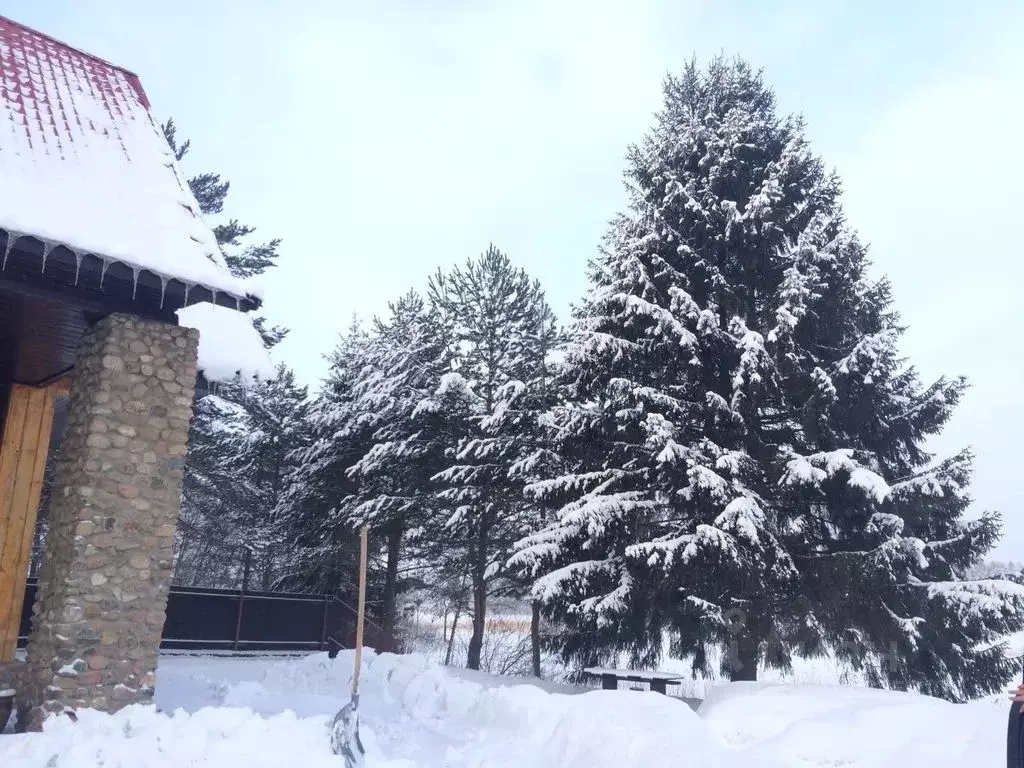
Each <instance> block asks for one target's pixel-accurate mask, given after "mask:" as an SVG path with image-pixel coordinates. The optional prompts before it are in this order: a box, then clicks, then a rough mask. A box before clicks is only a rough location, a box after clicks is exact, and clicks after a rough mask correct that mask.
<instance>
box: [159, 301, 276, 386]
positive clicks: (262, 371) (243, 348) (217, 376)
mask: <svg viewBox="0 0 1024 768" xmlns="http://www.w3.org/2000/svg"><path fill="white" fill-rule="evenodd" d="M178 322H179V323H180V324H181V325H184V326H186V327H188V328H195V329H197V330H198V331H199V370H200V371H202V372H203V375H204V376H206V378H207V379H208V380H210V381H220V382H225V381H233V380H234V379H235V377H236V376H240V377H241V379H242V381H243V382H249V381H252V380H253V379H258V380H261V381H267V380H268V379H273V378H274V364H273V363H272V362H271V360H270V353H269V352H267V348H266V347H265V346H264V345H263V338H262V337H261V336H260V334H259V331H257V330H256V328H255V327H254V326H253V324H252V321H251V320H250V319H249V317H248V316H247V315H245V314H243V313H241V312H236V311H235V310H233V309H228V308H227V307H221V306H217V305H216V304H210V303H208V302H202V303H200V304H192V305H191V306H188V307H184V308H182V309H179V310H178Z"/></svg>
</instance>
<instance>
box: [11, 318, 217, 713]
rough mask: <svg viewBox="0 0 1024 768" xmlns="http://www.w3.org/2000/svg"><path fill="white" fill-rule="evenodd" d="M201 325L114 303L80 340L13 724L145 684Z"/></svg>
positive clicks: (116, 697) (141, 691) (135, 699)
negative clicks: (123, 309)
mask: <svg viewBox="0 0 1024 768" xmlns="http://www.w3.org/2000/svg"><path fill="white" fill-rule="evenodd" d="M198 342H199V333H198V332H197V331H195V330H192V329H188V328H179V327H176V326H171V325H165V324H163V323H157V322H153V321H149V320H140V319H138V318H133V317H130V316H127V315H111V316H109V317H106V318H104V319H103V320H101V321H99V322H98V323H97V324H96V325H95V326H94V327H93V328H92V329H91V330H90V331H89V332H88V333H87V334H86V337H85V339H84V340H83V342H82V348H81V349H80V351H79V355H78V360H77V363H76V364H75V370H74V376H73V379H72V384H71V394H70V400H69V402H68V423H67V431H66V432H65V434H64V438H63V442H62V445H61V447H60V452H59V455H58V457H57V465H56V473H55V477H54V487H53V493H52V496H51V502H50V521H49V523H50V524H49V530H48V532H47V537H46V553H45V559H44V562H43V567H42V571H41V574H40V577H39V592H38V596H37V599H36V603H35V608H34V612H33V622H32V634H31V636H30V637H29V643H28V669H27V670H26V674H25V679H24V682H23V684H22V686H21V689H20V690H19V692H18V697H19V709H20V710H21V712H20V714H21V717H23V718H24V717H25V716H26V714H27V719H26V720H25V721H23V722H22V723H20V724H19V727H22V726H25V727H28V728H38V727H39V726H40V724H41V722H42V720H43V719H44V718H45V716H46V715H47V714H49V713H53V712H61V711H66V710H68V709H77V708H83V707H93V708H96V709H101V710H106V711H109V712H113V711H116V710H118V709H120V708H121V707H123V706H126V705H128V704H134V703H139V702H148V701H150V700H151V699H152V696H153V686H154V675H155V671H156V663H157V652H158V649H159V644H160V635H161V632H162V631H163V624H164V616H165V612H166V607H167V591H168V587H169V583H170V575H171V559H172V549H173V543H174V532H175V528H176V526H177V523H178V513H179V510H180V505H181V482H182V469H183V465H184V460H185V451H186V443H187V440H188V429H189V421H190V419H191V417H192V395H193V390H194V388H195V381H196V353H197V348H198Z"/></svg>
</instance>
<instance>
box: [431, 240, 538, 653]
mask: <svg viewBox="0 0 1024 768" xmlns="http://www.w3.org/2000/svg"><path fill="white" fill-rule="evenodd" d="M429 296H430V300H431V303H432V305H433V306H434V307H435V309H436V312H437V314H438V316H439V318H440V321H441V323H442V324H443V326H444V327H445V335H446V337H447V339H448V341H449V344H450V348H451V358H452V362H453V367H454V372H455V373H456V374H458V375H459V376H460V377H461V378H462V379H463V380H464V381H465V382H466V383H467V387H468V389H469V390H471V391H472V393H473V395H474V402H473V404H472V409H473V413H472V419H471V423H470V426H471V429H470V430H469V432H468V434H467V435H466V436H465V437H464V438H463V439H462V440H460V441H459V442H458V443H457V444H456V445H455V446H453V448H452V449H451V450H450V451H449V453H450V459H449V466H448V467H446V468H445V469H444V470H443V471H441V472H439V473H438V474H437V475H435V476H434V479H435V480H436V481H437V482H438V483H439V484H440V485H441V486H442V488H441V490H440V492H439V499H440V500H441V501H442V503H443V504H445V505H446V506H447V507H448V515H447V520H446V522H445V526H446V527H447V529H448V530H449V531H451V532H452V533H454V534H456V535H457V537H458V538H461V539H463V540H464V541H465V546H466V550H467V554H468V563H469V575H470V583H471V586H472V594H473V608H472V616H473V633H472V636H471V637H470V641H469V649H468V653H467V666H468V667H469V668H470V669H479V668H480V660H481V651H482V648H483V640H484V632H485V629H486V619H487V598H488V595H489V592H490V590H491V588H492V585H493V583H494V581H495V579H496V578H499V577H501V576H503V575H504V570H505V563H506V561H507V560H508V557H509V555H510V554H511V546H512V544H513V543H515V541H517V540H518V539H519V538H521V537H522V536H523V535H524V534H525V533H528V532H529V531H531V530H532V526H531V522H532V521H533V520H535V517H534V515H533V510H534V509H535V505H534V504H533V503H532V502H530V501H529V500H527V499H526V498H525V497H524V496H523V487H524V485H525V483H524V475H526V474H528V473H529V472H530V471H531V469H532V468H535V467H536V464H537V461H538V459H537V451H538V446H537V444H536V441H535V437H536V434H537V432H536V430H535V429H534V428H533V427H534V425H535V417H536V416H537V415H539V414H540V413H542V412H543V410H544V408H545V406H546V405H547V404H546V403H543V402H542V399H541V398H542V397H543V395H544V394H545V393H546V391H547V387H546V385H545V382H546V378H547V377H546V366H547V352H548V351H549V350H550V349H551V347H552V345H553V344H554V341H555V336H556V328H555V322H554V316H553V314H552V312H551V310H550V308H549V307H548V305H547V302H546V300H545V298H544V292H543V291H542V290H541V288H540V285H539V284H538V283H537V282H536V281H532V280H531V279H530V278H529V276H528V275H527V274H526V272H525V271H523V270H522V269H519V268H516V267H513V266H512V264H511V263H510V262H509V259H508V257H507V256H505V255H504V254H503V253H501V252H500V251H499V250H498V249H497V248H495V247H493V246H491V247H490V248H488V250H487V251H486V252H485V253H484V254H483V255H482V256H480V258H478V259H474V260H470V261H468V262H467V263H466V265H465V267H464V268H463V267H456V268H455V269H452V270H451V271H450V272H448V273H447V274H445V273H441V272H439V273H438V274H437V275H435V276H434V277H433V278H432V279H431V282H430V289H429ZM542 385H543V388H542Z"/></svg>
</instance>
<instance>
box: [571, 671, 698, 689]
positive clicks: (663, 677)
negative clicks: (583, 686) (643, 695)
mask: <svg viewBox="0 0 1024 768" xmlns="http://www.w3.org/2000/svg"><path fill="white" fill-rule="evenodd" d="M583 674H584V675H586V676H587V677H599V678H601V688H602V689H604V690H606V691H615V690H618V688H619V681H620V680H623V681H625V682H627V683H647V684H648V685H650V687H651V690H652V691H654V692H655V693H662V694H666V695H667V690H666V689H667V687H668V686H669V685H678V684H679V681H680V680H682V679H683V677H684V675H678V674H676V673H674V672H643V671H640V670H635V669H609V668H606V667H587V668H586V669H584V670H583Z"/></svg>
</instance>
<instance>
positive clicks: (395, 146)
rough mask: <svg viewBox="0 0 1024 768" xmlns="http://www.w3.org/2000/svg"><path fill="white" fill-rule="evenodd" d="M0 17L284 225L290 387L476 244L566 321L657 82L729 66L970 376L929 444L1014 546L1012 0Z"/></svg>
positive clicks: (132, 2)
mask: <svg viewBox="0 0 1024 768" xmlns="http://www.w3.org/2000/svg"><path fill="white" fill-rule="evenodd" d="M911 6H913V7H914V8H915V9H916V10H911ZM0 13H3V14H4V15H8V16H10V17H12V18H14V19H16V20H18V21H21V22H23V23H26V24H28V25H30V26H34V27H36V28H38V29H40V30H42V31H44V32H46V33H48V34H51V35H53V36H55V37H57V38H60V39H62V40H65V41H67V42H69V43H71V44H73V45H76V46H78V47H80V48H83V49H85V50H88V51H89V52H91V53H95V54H97V55H99V56H102V57H104V58H107V59H109V60H111V61H113V62H114V63H116V64H120V65H122V66H125V67H127V68H129V69H132V70H133V71H135V72H137V73H138V74H139V75H140V76H141V78H142V82H143V86H144V87H145V89H146V91H147V93H148V94H149V96H150V99H151V101H152V102H153V106H154V109H155V110H156V112H157V113H158V115H159V116H161V117H166V116H173V117H174V118H175V120H176V122H177V123H178V125H179V127H180V129H181V132H182V133H183V134H185V135H187V136H189V137H191V139H192V140H193V146H194V151H193V153H192V154H191V155H190V157H189V159H188V162H187V165H186V170H187V171H190V172H193V173H196V172H199V171H205V170H215V171H218V172H220V173H222V174H223V175H224V176H225V177H226V178H228V179H230V180H231V182H232V187H231V189H232V192H231V198H230V200H229V205H228V213H229V214H231V215H235V216H237V217H239V218H240V219H242V220H244V221H246V222H249V223H252V224H255V225H257V226H258V227H259V230H260V232H261V233H262V234H263V235H265V236H267V237H272V236H277V237H281V238H283V240H284V244H283V247H282V254H283V256H282V259H281V265H280V267H279V268H278V269H277V270H275V271H274V272H273V273H272V275H271V277H270V279H268V281H267V286H266V312H267V314H268V315H269V316H270V318H271V319H272V320H273V321H275V322H278V323H281V324H283V325H286V326H289V327H291V328H292V329H293V330H292V333H291V335H290V337H289V338H288V340H287V341H286V342H285V343H284V344H282V345H281V347H280V348H279V350H278V355H277V356H278V359H281V360H283V361H284V362H286V363H288V364H289V365H291V366H292V367H293V368H295V369H296V371H297V372H298V373H299V375H300V377H301V378H302V379H303V380H305V381H307V382H309V383H314V384H315V383H316V382H317V381H319V379H320V377H321V376H322V374H323V372H324V367H325V366H324V363H323V361H322V358H321V355H322V354H323V353H324V352H326V351H327V350H328V349H330V347H331V346H332V345H333V343H334V340H335V338H336V334H337V333H338V332H339V331H340V330H342V329H343V328H344V327H345V326H347V324H348V322H349V319H350V318H351V316H352V314H353V313H359V314H360V315H363V316H368V315H372V314H374V313H377V312H382V311H384V309H385V308H386V303H387V301H388V300H389V299H390V298H393V297H395V296H396V295H398V294H400V293H401V292H403V291H404V290H406V289H407V288H409V287H410V286H422V285H423V283H424V282H425V278H426V275H427V274H428V273H430V272H432V271H433V270H435V269H436V268H437V267H439V266H441V267H444V266H448V265H450V264H451V263H453V262H455V261H462V260H464V259H465V258H467V257H469V256H473V255H476V254H477V253H479V252H480V251H481V250H483V249H484V248H485V247H486V246H487V244H488V243H489V242H494V243H495V244H496V245H498V246H499V247H500V248H502V249H503V250H505V251H507V252H508V253H509V254H510V256H511V257H512V258H513V260H515V261H516V262H517V263H519V264H522V265H523V266H524V267H526V268H527V269H528V270H529V271H530V272H531V273H532V274H533V275H535V276H536V277H538V278H539V279H540V280H541V281H542V282H543V284H544V286H545V287H546V289H547V291H548V294H549V297H550V299H551V302H552V304H553V305H554V306H555V307H556V309H557V310H558V311H559V312H560V314H561V315H562V316H565V315H566V314H567V309H568V306H569V303H570V302H572V301H574V300H575V299H576V298H578V297H579V296H580V295H581V293H582V291H583V289H584V278H583V267H584V264H585V261H586V259H587V258H588V257H589V256H590V255H592V254H593V253H594V250H595V247H596V245H597V243H598V240H599V238H600V236H601V234H602V232H603V230H604V227H605V222H606V221H607V220H608V219H609V218H610V217H611V216H612V214H613V213H614V212H615V211H616V210H617V209H618V208H620V207H621V205H622V203H623V200H624V194H623V192H622V186H621V183H620V174H621V171H622V168H623V155H624V152H625V148H626V146H627V144H628V143H630V142H631V141H636V140H638V139H639V138H640V137H641V136H642V135H643V132H644V131H645V129H646V128H647V126H648V125H649V124H650V120H651V118H650V116H651V113H652V112H654V111H655V110H656V109H657V108H658V106H659V98H660V80H661V77H662V75H663V73H665V72H666V71H677V70H678V69H679V68H680V67H681V66H682V64H683V63H684V61H685V60H686V59H688V58H689V57H690V56H691V55H693V54H696V55H697V56H698V57H699V58H701V59H704V60H706V59H707V58H708V57H710V56H711V55H713V54H714V53H716V52H719V51H724V52H725V53H728V54H740V55H743V56H745V57H746V58H748V59H749V60H751V61H752V62H753V63H755V64H757V65H760V66H763V67H764V68H765V70H766V74H767V76H768V79H769V80H770V81H771V82H772V83H773V84H774V85H775V88H776V92H777V94H778V97H779V102H780V104H781V106H782V108H783V109H784V110H786V111H799V112H803V113H804V114H805V116H806V117H807V121H808V126H809V133H810V136H811V138H812V141H813V142H814V145H815V147H816V149H817V150H818V152H820V153H821V154H822V155H823V156H824V157H825V159H826V161H827V162H828V163H829V164H831V165H834V166H835V167H836V168H837V169H838V171H839V172H840V174H841V175H842V177H843V179H844V181H845V187H846V198H845V205H846V208H847V210H848V212H849V216H850V221H851V223H852V224H853V225H854V226H855V227H857V228H858V229H859V230H860V232H861V233H862V235H863V238H864V239H865V240H866V241H868V242H870V243H871V245H872V254H873V259H874V261H875V264H876V268H877V270H878V271H879V273H881V272H885V273H887V274H888V275H889V276H890V277H891V278H892V281H893V284H894V287H895V296H896V301H897V306H898V307H899V308H900V310H901V311H902V313H903V315H904V318H905V320H906V321H907V322H908V323H909V325H910V330H909V332H908V334H907V337H906V342H905V351H906V352H907V354H908V356H909V357H910V359H911V360H912V361H913V362H914V363H915V364H917V365H918V367H919V368H920V369H921V371H922V372H923V373H924V374H925V375H926V376H928V377H933V376H936V375H938V374H940V373H949V374H959V373H964V374H966V375H968V376H969V377H970V380H971V382H972V384H973V389H972V391H971V394H970V395H969V397H968V399H967V401H966V403H965V404H964V405H963V406H962V407H961V409H960V411H959V412H958V413H957V415H956V417H955V419H954V420H953V422H952V423H951V424H950V426H949V428H948V429H947V431H946V433H945V434H944V435H943V437H942V438H941V440H940V441H939V447H940V448H942V449H943V450H947V451H952V450H955V449H957V448H959V447H961V446H963V445H973V446H974V448H975V450H976V451H977V454H978V466H977V475H976V483H975V487H974V495H975V497H976V498H977V500H978V503H977V507H978V508H979V509H981V508H988V509H998V510H1000V511H1002V513H1003V514H1004V517H1005V521H1006V537H1005V539H1004V541H1003V543H1002V544H1001V545H1000V547H999V549H998V551H997V552H996V556H998V557H1001V558H1005V559H1010V558H1013V559H1018V560H1024V510H1022V509H1021V507H1022V502H1024V492H1022V490H1021V477H1022V475H1024V462H1022V455H1021V444H1022V441H1021V436H1022V435H1024V406H1022V404H1021V400H1020V398H1021V392H1022V381H1024V379H1022V374H1024V363H1022V352H1021V342H1020V339H1021V335H1022V334H1021V324H1022V323H1021V321H1022V320H1024V302H1022V301H1021V300H1020V298H1019V294H1020V292H1021V288H1022V285H1024V279H1022V278H1024V266H1022V261H1021V258H1020V251H1021V242H1022V235H1021V233H1020V229H1021V227H1022V226H1024V216H1021V215H1020V214H1019V213H1018V207H1019V206H1018V201H1017V197H1018V194H1017V192H1018V188H1019V186H1020V180H1021V179H1022V178H1024V142H1022V123H1024V103H1022V95H1024V46H1022V45H1021V42H1020V41H1021V40H1024V5H1022V4H1020V3H1019V2H1012V1H1011V0H1006V1H1005V2H1000V1H999V0H990V1H987V2H978V3H974V4H971V3H965V2H945V1H940V0H931V1H930V2H927V3H890V2H874V1H870V0H869V1H868V2H843V1H836V2H823V1H822V0H803V1H802V2H782V1H775V2H771V3H754V2H746V3H744V2H728V1H723V0H716V2H710V0H709V1H708V2H696V0H694V1H693V2H687V1H686V0H663V1H661V2H658V1H657V0H651V2H641V1H640V0H623V1H622V2H616V3H612V2H601V1H600V0H580V1H579V2H577V1H575V0H574V1H572V2H559V1H558V0H550V2H543V1H537V2H522V1H520V2H469V1H468V0H465V1H464V0H429V1H428V0H419V1H417V0H402V1H394V2H383V1H382V2H377V3H357V2H345V1H340V0H333V1H329V0H324V2H316V1H315V0H293V1H292V2H289V3H280V2H270V1H264V0H237V1H235V2H228V1H227V0H221V1H220V2H200V1H198V0H177V1H176V2H166V3H159V4H158V3H152V2H148V3H140V2H138V0H90V1H89V2H86V1H85V0H65V1H61V0H48V1H47V2H41V1H40V0H4V2H3V5H2V8H0Z"/></svg>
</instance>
